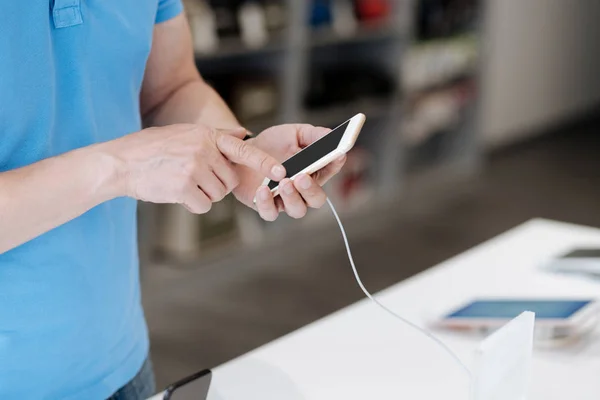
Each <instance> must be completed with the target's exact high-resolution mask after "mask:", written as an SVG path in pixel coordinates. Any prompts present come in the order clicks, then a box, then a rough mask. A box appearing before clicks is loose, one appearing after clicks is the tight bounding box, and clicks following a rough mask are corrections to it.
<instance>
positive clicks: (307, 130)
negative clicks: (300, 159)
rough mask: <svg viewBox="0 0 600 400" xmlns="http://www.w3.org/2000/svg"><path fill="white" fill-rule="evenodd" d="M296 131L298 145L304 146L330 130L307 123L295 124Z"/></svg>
mask: <svg viewBox="0 0 600 400" xmlns="http://www.w3.org/2000/svg"><path fill="white" fill-rule="evenodd" d="M296 132H297V136H298V145H300V147H301V148H304V147H306V146H308V145H310V144H312V143H313V142H315V141H317V140H319V139H321V138H322V137H323V136H325V135H327V134H328V133H329V132H331V129H329V128H323V127H321V126H312V125H308V124H298V125H296Z"/></svg>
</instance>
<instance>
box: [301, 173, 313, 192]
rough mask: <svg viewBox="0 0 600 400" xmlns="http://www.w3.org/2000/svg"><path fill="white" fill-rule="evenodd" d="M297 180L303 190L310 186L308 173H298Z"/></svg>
mask: <svg viewBox="0 0 600 400" xmlns="http://www.w3.org/2000/svg"><path fill="white" fill-rule="evenodd" d="M298 179H299V182H298V184H299V185H300V187H301V188H302V189H304V190H306V189H309V188H310V183H311V182H310V178H309V177H308V175H300V176H299V177H298Z"/></svg>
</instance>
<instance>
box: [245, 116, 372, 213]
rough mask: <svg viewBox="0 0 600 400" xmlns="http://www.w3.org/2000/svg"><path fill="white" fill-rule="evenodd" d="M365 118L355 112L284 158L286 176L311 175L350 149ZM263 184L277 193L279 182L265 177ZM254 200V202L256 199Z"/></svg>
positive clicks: (291, 177) (292, 177) (275, 194)
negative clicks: (352, 115)
mask: <svg viewBox="0 0 600 400" xmlns="http://www.w3.org/2000/svg"><path fill="white" fill-rule="evenodd" d="M365 119H366V117H365V115H364V114H356V115H355V116H354V117H352V118H350V119H349V120H348V121H346V122H344V123H343V124H341V125H340V126H338V127H337V128H335V129H333V130H332V131H331V132H329V133H328V134H327V135H325V136H323V137H322V138H321V139H319V140H317V141H315V142H314V143H312V144H311V145H309V146H307V147H305V148H304V149H302V150H300V151H299V152H298V153H296V154H294V155H293V156H291V157H290V158H288V159H287V160H285V161H284V162H283V163H282V164H283V166H284V167H285V170H286V178H290V179H291V180H294V179H295V178H296V177H297V176H298V175H299V174H308V175H311V174H313V173H315V172H317V171H318V170H320V169H321V168H323V167H325V166H327V164H329V163H331V162H332V161H335V160H336V159H337V158H339V157H340V156H342V155H343V154H345V153H347V152H348V151H350V149H351V148H352V147H353V146H354V143H356V139H357V138H358V134H359V133H360V130H361V129H362V127H363V125H364V123H365ZM263 185H266V186H268V187H269V189H271V193H273V197H275V196H277V195H278V194H279V182H275V181H272V180H270V179H269V178H266V179H265V180H264V182H263ZM254 201H255V202H256V199H254Z"/></svg>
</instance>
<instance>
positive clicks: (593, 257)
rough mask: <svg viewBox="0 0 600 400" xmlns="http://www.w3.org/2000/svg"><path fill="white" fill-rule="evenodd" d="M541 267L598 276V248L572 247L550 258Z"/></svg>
mask: <svg viewBox="0 0 600 400" xmlns="http://www.w3.org/2000/svg"><path fill="white" fill-rule="evenodd" d="M542 268H543V269H545V270H547V271H551V272H560V273H579V274H586V275H593V276H596V277H598V276H600V249H598V248H578V249H572V250H570V251H568V252H566V253H564V254H561V255H560V256H558V257H556V258H554V259H552V260H550V261H549V262H547V263H545V264H544V265H543V266H542Z"/></svg>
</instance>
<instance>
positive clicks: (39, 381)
mask: <svg viewBox="0 0 600 400" xmlns="http://www.w3.org/2000/svg"><path fill="white" fill-rule="evenodd" d="M181 11H182V5H181V3H180V0H2V12H0V172H4V171H8V170H12V169H15V168H19V167H22V166H25V165H28V164H31V163H34V162H36V161H39V160H42V159H44V158H47V157H53V156H56V155H59V154H62V153H65V152H68V151H70V150H73V149H76V148H79V147H82V146H87V145H90V144H93V143H97V142H100V141H106V140H111V139H115V138H117V137H119V136H122V135H125V134H127V133H130V132H134V131H137V130H139V129H140V128H141V124H140V107H139V94H140V87H141V83H142V78H143V75H144V68H145V64H146V60H147V58H148V54H149V51H150V48H151V44H152V43H151V41H152V31H153V28H154V24H155V23H160V22H162V21H165V20H167V19H170V18H173V17H174V16H176V15H178V14H179V13H180V12H181ZM56 178H57V179H61V177H56ZM65 178H67V177H65ZM0 190H1V188H0ZM40 195H42V196H43V193H40ZM0 224H2V222H1V221H0ZM0 229H2V230H3V234H6V231H10V230H11V229H12V228H11V227H10V226H1V225H0ZM147 355H148V334H147V328H146V324H145V321H144V314H143V311H142V307H141V302H140V287H139V273H138V255H137V238H136V202H135V201H134V200H132V199H128V198H119V199H116V200H113V201H110V202H107V203H104V204H101V205H99V206H98V207H95V208H94V209H92V210H90V211H89V212H87V213H85V214H84V215H82V216H81V217H79V218H76V219H75V220H73V221H71V222H69V223H66V224H64V225H62V226H61V227H59V228H57V229H54V230H52V231H50V232H48V233H46V234H44V235H42V236H40V237H38V238H36V239H34V240H32V241H30V242H28V243H26V244H23V245H21V246H19V247H17V248H15V249H13V250H11V251H8V252H5V253H3V254H0V399H19V400H26V399H105V398H107V397H108V396H110V395H111V394H112V393H113V392H115V391H116V390H118V389H119V388H120V387H121V386H123V385H125V384H126V383H127V382H128V381H129V380H130V379H131V378H133V377H134V376H135V374H136V373H137V372H138V370H139V369H140V367H141V366H142V363H143V361H144V359H145V358H146V357H147Z"/></svg>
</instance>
